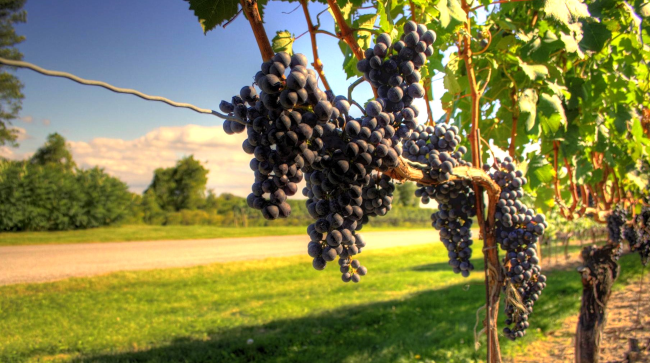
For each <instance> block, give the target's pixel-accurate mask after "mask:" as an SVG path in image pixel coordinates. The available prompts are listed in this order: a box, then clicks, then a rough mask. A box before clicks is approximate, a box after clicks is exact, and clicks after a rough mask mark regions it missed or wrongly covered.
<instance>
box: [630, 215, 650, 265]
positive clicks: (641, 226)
mask: <svg viewBox="0 0 650 363" xmlns="http://www.w3.org/2000/svg"><path fill="white" fill-rule="evenodd" d="M634 222H635V223H634V232H635V233H634V237H635V238H634V239H628V242H629V243H630V250H632V251H634V252H638V253H639V255H640V256H641V262H642V263H643V265H644V266H645V265H647V264H648V257H649V256H650V208H649V207H643V209H642V210H641V213H640V214H638V215H637V216H636V218H635V220H634ZM626 231H627V230H626Z"/></svg>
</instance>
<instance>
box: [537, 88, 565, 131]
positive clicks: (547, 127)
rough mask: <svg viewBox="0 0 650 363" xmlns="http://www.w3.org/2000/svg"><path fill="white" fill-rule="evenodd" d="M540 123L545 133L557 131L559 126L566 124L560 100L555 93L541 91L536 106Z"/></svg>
mask: <svg viewBox="0 0 650 363" xmlns="http://www.w3.org/2000/svg"><path fill="white" fill-rule="evenodd" d="M537 110H538V115H539V121H540V125H541V126H542V130H543V131H544V133H545V134H551V133H555V132H557V130H559V129H560V126H566V114H565V113H564V107H563V106H562V100H560V97H558V96H557V95H553V96H551V95H549V94H547V93H542V95H541V97H540V100H539V105H538V106H537Z"/></svg>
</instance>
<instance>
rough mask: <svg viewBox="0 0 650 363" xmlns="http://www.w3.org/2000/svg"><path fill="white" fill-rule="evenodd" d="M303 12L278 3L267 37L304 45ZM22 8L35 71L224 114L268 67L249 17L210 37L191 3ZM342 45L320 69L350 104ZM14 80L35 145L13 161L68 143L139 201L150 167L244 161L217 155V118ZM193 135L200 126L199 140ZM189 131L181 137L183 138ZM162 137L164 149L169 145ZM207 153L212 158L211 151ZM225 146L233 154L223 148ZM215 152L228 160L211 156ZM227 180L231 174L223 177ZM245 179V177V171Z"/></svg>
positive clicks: (47, 81) (148, 0)
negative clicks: (161, 153)
mask: <svg viewBox="0 0 650 363" xmlns="http://www.w3.org/2000/svg"><path fill="white" fill-rule="evenodd" d="M296 5H297V4H296V3H293V4H288V3H284V2H276V1H272V2H270V3H269V6H268V7H267V9H266V16H265V21H266V24H265V27H266V30H267V32H268V34H269V38H271V37H273V35H274V34H275V31H276V30H284V29H287V30H289V31H290V32H292V33H293V34H295V35H299V34H301V33H302V32H304V31H305V30H306V29H307V26H306V22H305V19H304V16H303V13H302V11H301V9H298V10H297V11H295V12H294V13H292V14H283V12H289V11H291V10H293V9H294V8H295V7H296ZM25 8H26V10H27V23H26V24H24V25H18V26H17V28H16V30H17V32H18V33H19V34H23V35H25V36H26V38H27V39H26V41H25V42H24V43H22V44H21V45H20V46H19V49H20V50H21V51H22V52H23V54H24V56H25V57H24V58H25V60H26V61H28V62H32V63H34V64H37V65H39V66H41V67H43V68H47V69H53V70H59V71H66V72H70V73H73V74H75V75H77V76H80V77H83V78H88V79H95V80H101V81H105V82H108V83H110V84H113V85H115V86H118V87H126V88H134V89H137V90H139V91H142V92H145V93H148V94H152V95H159V96H164V97H167V98H169V99H172V100H174V101H179V102H188V103H192V104H194V105H197V106H199V107H203V108H212V109H216V108H217V107H218V104H219V101H220V100H222V99H230V97H231V96H232V95H234V94H236V93H237V92H238V90H239V89H240V88H241V87H242V86H243V85H245V84H250V83H251V82H252V76H253V75H254V74H255V73H256V72H257V70H259V65H260V63H261V57H260V54H259V51H258V49H257V46H256V44H255V40H254V38H253V35H252V32H251V30H250V28H249V25H248V22H247V21H246V19H245V18H244V17H243V16H240V17H239V18H237V19H236V20H235V21H234V22H233V23H231V24H229V25H228V27H227V28H225V29H223V28H217V29H215V30H213V31H211V32H209V33H208V34H207V35H204V34H203V32H202V30H201V27H200V25H199V24H198V22H197V19H196V17H195V16H194V14H193V12H192V11H190V10H189V5H188V3H187V2H185V1H182V0H138V1H126V0H111V1H96V0H95V1H81V0H67V1H33V0H32V1H28V2H27V4H26V7H25ZM323 9H325V6H324V5H323V4H317V3H312V4H311V5H310V10H311V12H312V16H313V17H315V15H316V14H317V13H318V12H319V11H321V10H323ZM322 20H323V22H322V23H323V25H324V29H329V30H331V29H332V28H333V23H332V19H331V17H330V16H329V14H324V15H323V16H322ZM337 42H338V40H336V39H334V38H331V37H328V36H326V35H319V36H318V44H319V50H320V54H321V59H322V61H323V63H324V65H325V71H326V75H327V78H328V80H329V81H330V83H331V85H332V88H333V90H334V91H335V92H337V93H347V86H348V84H349V83H351V82H350V81H348V80H346V79H345V75H344V73H343V71H342V69H341V63H342V56H341V53H340V51H339V49H338V45H337ZM294 50H295V51H296V52H299V53H304V54H305V55H307V57H308V58H309V59H310V61H311V58H312V55H311V45H310V42H309V37H308V36H304V37H302V38H300V39H299V40H298V41H297V42H296V43H295V46H294ZM16 74H17V75H18V77H19V78H20V79H21V81H22V82H23V83H24V84H25V88H24V94H25V100H24V102H23V110H22V112H21V116H22V117H23V118H24V120H26V121H30V120H31V122H29V123H28V122H25V121H21V120H17V121H15V122H14V125H15V126H17V127H20V128H23V129H24V130H25V131H26V134H27V135H26V138H25V139H24V140H22V141H21V142H20V143H21V146H20V148H18V149H14V150H12V151H11V152H12V154H13V156H12V157H14V158H20V157H25V156H26V155H29V154H30V153H31V152H33V151H34V150H36V148H37V147H38V146H40V145H41V144H42V143H43V142H44V140H45V137H46V136H47V134H49V133H52V132H59V133H61V134H62V135H63V136H65V137H66V138H67V139H68V140H69V141H70V142H71V143H72V145H73V153H74V154H75V158H76V159H77V161H78V163H79V164H80V165H82V166H86V167H87V166H92V165H95V164H97V165H99V166H102V167H105V168H106V169H107V171H109V172H111V173H115V174H117V175H118V176H119V177H121V178H122V179H124V180H125V181H126V182H127V183H128V184H129V185H130V186H131V187H132V189H133V190H141V189H142V188H144V187H146V184H147V182H146V181H147V180H150V176H151V174H150V173H151V171H152V170H153V168H155V167H158V166H169V165H170V164H173V161H174V158H175V157H180V156H182V155H184V154H188V153H196V152H197V151H198V152H199V153H201V152H202V154H201V155H200V157H202V158H204V159H206V161H208V160H209V162H208V167H209V168H211V169H212V168H215V167H217V166H218V165H220V164H222V163H223V162H224V159H228V158H229V157H231V156H232V155H235V154H236V155H238V157H237V159H239V158H242V157H245V155H243V156H242V155H240V154H238V153H241V151H240V150H239V147H238V144H236V143H234V145H231V144H233V143H231V142H230V141H228V142H225V144H223V145H218V146H221V147H222V148H216V146H217V145H216V144H218V143H219V142H220V141H218V140H220V138H222V137H225V136H223V135H217V134H216V133H217V130H218V129H217V128H216V127H213V126H216V125H220V124H221V120H220V119H218V118H216V117H214V116H209V115H202V114H197V113H194V112H193V111H190V110H186V109H176V108H173V107H170V106H167V105H165V104H162V103H156V102H149V101H144V100H141V99H139V98H136V97H134V96H129V95H122V94H115V93H112V92H110V91H107V90H105V89H102V88H98V87H90V86H83V85H79V84H77V83H74V82H72V81H69V80H66V79H61V78H52V77H46V76H43V75H40V74H37V73H34V72H32V71H29V70H18V71H17V73H16ZM440 87H442V82H435V83H434V97H436V98H438V97H440V96H441V95H442V90H441V89H440ZM369 97H371V93H370V89H369V87H368V86H367V85H364V86H363V87H358V88H357V90H355V98H357V99H359V100H365V99H368V98H369ZM432 106H434V110H436V111H435V112H436V113H438V115H439V113H440V112H441V111H440V109H439V102H436V101H434V102H432ZM434 116H436V115H434ZM188 125H195V126H192V128H191V130H190V132H188ZM183 132H185V136H184V137H183V138H181V139H179V138H177V137H176V135H177V134H179V133H183ZM205 133H211V135H212V137H211V138H204V139H202V141H200V142H198V143H196V144H195V145H190V146H188V144H192V143H193V142H194V141H196V140H195V139H196V136H197V135H198V136H200V135H202V134H205ZM161 135H162V136H161ZM161 137H162V139H164V140H165V142H166V143H167V144H165V142H160V140H161V139H160V138H161ZM102 140H103V141H102ZM151 140H154V141H155V142H154V141H151ZM156 140H157V141H156ZM100 141H101V142H100ZM136 141H137V142H136ZM170 142H171V143H173V145H175V146H174V147H172V148H171V149H173V151H172V152H171V154H169V155H168V156H167V157H166V158H163V159H160V160H156V158H155V157H153V156H152V155H155V150H157V148H165V147H166V145H169V143H170ZM201 142H203V144H202V143H201ZM240 142H241V140H239V139H237V143H240ZM205 143H210V145H211V146H214V147H215V148H214V149H210V148H209V147H202V146H201V145H203V146H205V145H206V144H205ZM145 144H146V145H145ZM98 145H100V146H102V147H99V146H98ZM143 145H145V146H143ZM179 145H181V146H179ZM225 146H228V147H230V148H232V150H229V149H227V148H226V149H223V147H225ZM142 148H145V149H146V148H148V149H146V150H145V149H142ZM171 149H170V150H171ZM170 150H166V151H170ZM210 150H212V151H214V152H217V150H218V152H219V153H224V155H214V154H209V153H208V152H209V151H210ZM231 151H232V154H231ZM117 153H119V154H120V155H119V156H115V157H110V158H109V159H110V160H107V159H106V156H107V155H117ZM139 153H142V154H147V155H148V156H147V160H146V163H145V162H144V161H141V162H140V163H139V164H133V165H131V164H129V160H132V159H134V158H136V156H137V155H138V154H139ZM174 156H175V157H174ZM213 156H214V157H213ZM145 164H147V165H148V167H144V166H143V165H145ZM245 164H246V165H244V166H245V167H246V166H247V163H245ZM140 168H141V169H142V170H140ZM120 169H121V170H122V172H121V171H120ZM134 169H138V171H139V175H140V177H137V178H136V177H133V176H132V175H129V174H128V173H125V172H124V171H125V170H126V171H129V170H130V171H133V170H134ZM144 169H146V170H144ZM222 171H223V172H226V170H225V169H223V168H222ZM241 172H242V175H243V173H245V172H246V171H245V169H242V170H241ZM243 183H248V182H243ZM226 184H228V183H225V184H224V183H221V184H220V183H219V182H218V181H217V179H215V178H213V177H212V174H211V177H210V182H209V186H210V187H212V188H215V189H216V190H217V191H218V192H221V191H233V192H235V193H236V194H243V193H244V192H245V189H246V188H248V186H246V185H244V187H245V188H242V189H241V190H240V188H238V187H237V188H234V187H233V186H235V185H239V184H240V183H239V182H237V183H234V182H233V183H230V185H226Z"/></svg>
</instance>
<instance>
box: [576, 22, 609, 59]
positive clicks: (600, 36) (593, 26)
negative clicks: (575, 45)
mask: <svg viewBox="0 0 650 363" xmlns="http://www.w3.org/2000/svg"><path fill="white" fill-rule="evenodd" d="M582 31H583V36H582V40H581V41H580V43H579V45H580V49H582V50H583V51H587V50H589V51H592V52H600V51H601V50H602V49H603V47H604V46H605V43H606V42H607V41H608V40H609V39H611V38H612V32H610V31H609V29H607V26H605V25H604V24H601V23H597V22H595V21H583V22H582Z"/></svg>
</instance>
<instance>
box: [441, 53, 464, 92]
mask: <svg viewBox="0 0 650 363" xmlns="http://www.w3.org/2000/svg"><path fill="white" fill-rule="evenodd" d="M457 71H458V56H457V55H456V54H455V53H452V54H451V55H449V61H448V62H447V65H446V66H445V77H444V78H443V83H444V86H445V89H446V90H447V91H449V93H451V94H454V95H455V94H458V93H459V92H460V91H461V87H460V84H459V83H458V79H457V78H456V72H457Z"/></svg>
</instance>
